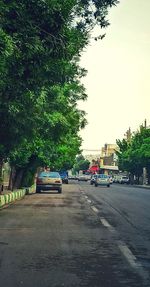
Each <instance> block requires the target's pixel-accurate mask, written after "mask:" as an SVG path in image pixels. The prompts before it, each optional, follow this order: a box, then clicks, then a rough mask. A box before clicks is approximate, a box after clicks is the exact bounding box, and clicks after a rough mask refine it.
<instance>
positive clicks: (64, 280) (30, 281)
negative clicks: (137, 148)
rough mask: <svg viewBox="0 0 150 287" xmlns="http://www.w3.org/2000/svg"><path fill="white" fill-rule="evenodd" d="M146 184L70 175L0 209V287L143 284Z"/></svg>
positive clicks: (148, 250) (147, 259) (149, 241)
mask: <svg viewBox="0 0 150 287" xmlns="http://www.w3.org/2000/svg"><path fill="white" fill-rule="evenodd" d="M149 211H150V190H146V189H142V188H135V187H134V188H132V187H130V186H124V185H123V186H122V185H114V184H113V185H112V186H111V187H110V188H107V187H94V186H91V185H90V184H89V183H85V182H80V183H78V182H76V181H74V182H73V181H72V182H70V183H69V184H68V185H65V184H64V185H63V193H62V194H57V193H52V192H50V193H41V194H34V195H28V196H26V197H25V198H24V199H23V200H20V201H17V202H16V203H15V204H13V205H11V206H9V207H8V208H5V209H2V210H1V211H0V286H6V287H18V286H24V287H31V286H32V287H34V286H36V287H61V286H65V287H80V286H86V287H123V286H129V287H149V286H150V212H149Z"/></svg>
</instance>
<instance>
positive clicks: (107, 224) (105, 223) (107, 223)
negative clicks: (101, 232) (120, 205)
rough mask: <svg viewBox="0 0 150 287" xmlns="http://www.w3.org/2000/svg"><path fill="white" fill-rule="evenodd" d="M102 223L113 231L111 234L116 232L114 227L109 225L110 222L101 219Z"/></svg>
mask: <svg viewBox="0 0 150 287" xmlns="http://www.w3.org/2000/svg"><path fill="white" fill-rule="evenodd" d="M100 221H101V223H102V224H103V225H104V226H105V227H107V228H109V230H110V231H111V232H115V229H114V228H113V227H112V225H110V224H109V222H108V221H107V220H106V219H105V218H102V217H101V218H100Z"/></svg>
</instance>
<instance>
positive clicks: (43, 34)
mask: <svg viewBox="0 0 150 287" xmlns="http://www.w3.org/2000/svg"><path fill="white" fill-rule="evenodd" d="M117 3H118V1H117V0H116V1H115V0H107V1H101V0H97V1H95V0H92V1H89V0H86V1H85V0H80V1H77V0H70V1H68V0H65V1H63V2H62V1H61V0H59V1H58V0H57V1H56V0H45V1H42V0H36V1H35V0H26V1H25V0H20V1H18V0H12V1H6V0H2V1H1V20H0V21H1V30H0V34H1V36H2V37H1V40H0V41H1V42H0V44H1V48H0V56H1V59H2V60H1V64H0V72H1V74H2V77H1V81H0V90H1V94H0V166H2V162H3V161H5V160H8V158H10V162H11V164H12V165H15V166H16V170H18V167H19V169H20V167H21V165H22V168H24V166H25V165H27V164H29V162H30V159H32V160H33V158H34V159H35V158H36V160H35V161H36V162H40V161H41V158H42V160H43V161H44V158H45V159H47V156H46V155H47V152H46V151H47V150H46V144H48V145H49V146H50V147H51V149H52V150H53V149H54V148H53V147H54V146H55V145H58V143H59V145H60V148H59V149H58V150H61V145H63V144H64V137H65V134H68V133H70V126H69V121H72V117H71V113H70V110H71V109H73V112H74V114H76V115H77V116H76V118H78V120H76V124H75V125H74V128H72V130H71V134H72V135H73V136H74V137H77V133H78V131H79V129H80V128H82V127H83V126H84V123H85V120H84V119H83V115H84V113H83V112H82V111H78V109H77V108H76V105H77V101H78V100H81V99H82V100H85V99H86V94H85V91H84V88H83V86H82V85H81V84H80V78H81V77H83V76H84V75H85V70H84V69H81V68H80V67H79V59H80V55H81V52H82V50H83V48H84V47H85V46H86V45H87V44H88V42H89V37H90V31H91V29H92V28H93V27H94V26H95V25H96V24H99V25H100V27H101V28H104V27H107V26H108V21H107V19H106V18H107V11H108V8H109V7H111V6H112V5H115V4H117ZM68 110H69V116H68V118H67V117H66V115H67V113H66V114H65V113H64V111H66V112H68ZM61 139H62V142H61ZM22 150H23V152H22ZM68 150H69V149H68ZM37 158H39V159H38V160H37Z"/></svg>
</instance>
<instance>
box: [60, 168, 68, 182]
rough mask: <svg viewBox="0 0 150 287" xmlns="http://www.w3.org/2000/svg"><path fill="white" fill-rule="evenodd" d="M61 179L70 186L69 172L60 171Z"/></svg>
mask: <svg viewBox="0 0 150 287" xmlns="http://www.w3.org/2000/svg"><path fill="white" fill-rule="evenodd" d="M59 174H60V177H61V179H62V182H63V183H66V184H68V172H67V171H59Z"/></svg>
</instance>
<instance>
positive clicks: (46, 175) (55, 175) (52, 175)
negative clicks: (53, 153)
mask: <svg viewBox="0 0 150 287" xmlns="http://www.w3.org/2000/svg"><path fill="white" fill-rule="evenodd" d="M39 177H51V178H57V177H60V175H59V173H58V172H46V171H43V172H41V173H40V174H39Z"/></svg>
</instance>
